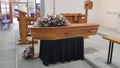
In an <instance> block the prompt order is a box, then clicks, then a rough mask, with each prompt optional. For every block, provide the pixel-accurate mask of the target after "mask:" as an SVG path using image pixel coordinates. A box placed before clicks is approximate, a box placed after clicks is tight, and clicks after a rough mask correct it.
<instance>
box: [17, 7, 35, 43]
mask: <svg viewBox="0 0 120 68" xmlns="http://www.w3.org/2000/svg"><path fill="white" fill-rule="evenodd" d="M15 11H18V12H19V18H18V20H19V32H20V43H19V44H29V43H31V42H30V41H28V40H27V34H28V22H29V21H35V18H32V17H26V12H24V11H21V10H18V9H15Z"/></svg>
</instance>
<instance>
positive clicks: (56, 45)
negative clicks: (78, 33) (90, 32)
mask: <svg viewBox="0 0 120 68" xmlns="http://www.w3.org/2000/svg"><path fill="white" fill-rule="evenodd" d="M39 53H40V58H41V59H42V61H43V64H44V65H46V66H47V65H49V64H54V63H56V62H65V61H71V60H78V59H82V60H84V38H83V37H75V38H67V39H59V40H41V43H40V52H39Z"/></svg>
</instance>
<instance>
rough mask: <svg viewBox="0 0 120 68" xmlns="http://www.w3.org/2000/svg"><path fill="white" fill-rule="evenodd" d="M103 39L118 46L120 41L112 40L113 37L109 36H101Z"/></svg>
mask: <svg viewBox="0 0 120 68" xmlns="http://www.w3.org/2000/svg"><path fill="white" fill-rule="evenodd" d="M103 38H104V39H106V40H109V41H112V42H114V43H117V44H120V39H118V38H113V37H110V36H103Z"/></svg>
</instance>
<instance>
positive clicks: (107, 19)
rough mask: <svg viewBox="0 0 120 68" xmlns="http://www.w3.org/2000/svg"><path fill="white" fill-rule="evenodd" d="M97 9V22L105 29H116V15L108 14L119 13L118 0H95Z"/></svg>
mask: <svg viewBox="0 0 120 68" xmlns="http://www.w3.org/2000/svg"><path fill="white" fill-rule="evenodd" d="M97 1H98V4H97V6H98V7H99V8H98V9H96V10H97V11H96V12H97V21H98V22H99V23H100V24H101V25H103V26H107V27H111V28H116V27H117V23H118V18H117V15H115V14H110V13H108V12H120V4H119V3H120V0H97Z"/></svg>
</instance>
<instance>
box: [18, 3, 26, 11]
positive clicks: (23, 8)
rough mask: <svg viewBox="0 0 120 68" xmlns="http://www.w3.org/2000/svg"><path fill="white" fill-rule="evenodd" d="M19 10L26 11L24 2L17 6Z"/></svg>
mask: <svg viewBox="0 0 120 68" xmlns="http://www.w3.org/2000/svg"><path fill="white" fill-rule="evenodd" d="M18 9H19V10H22V11H24V12H27V6H26V4H19V7H18Z"/></svg>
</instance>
